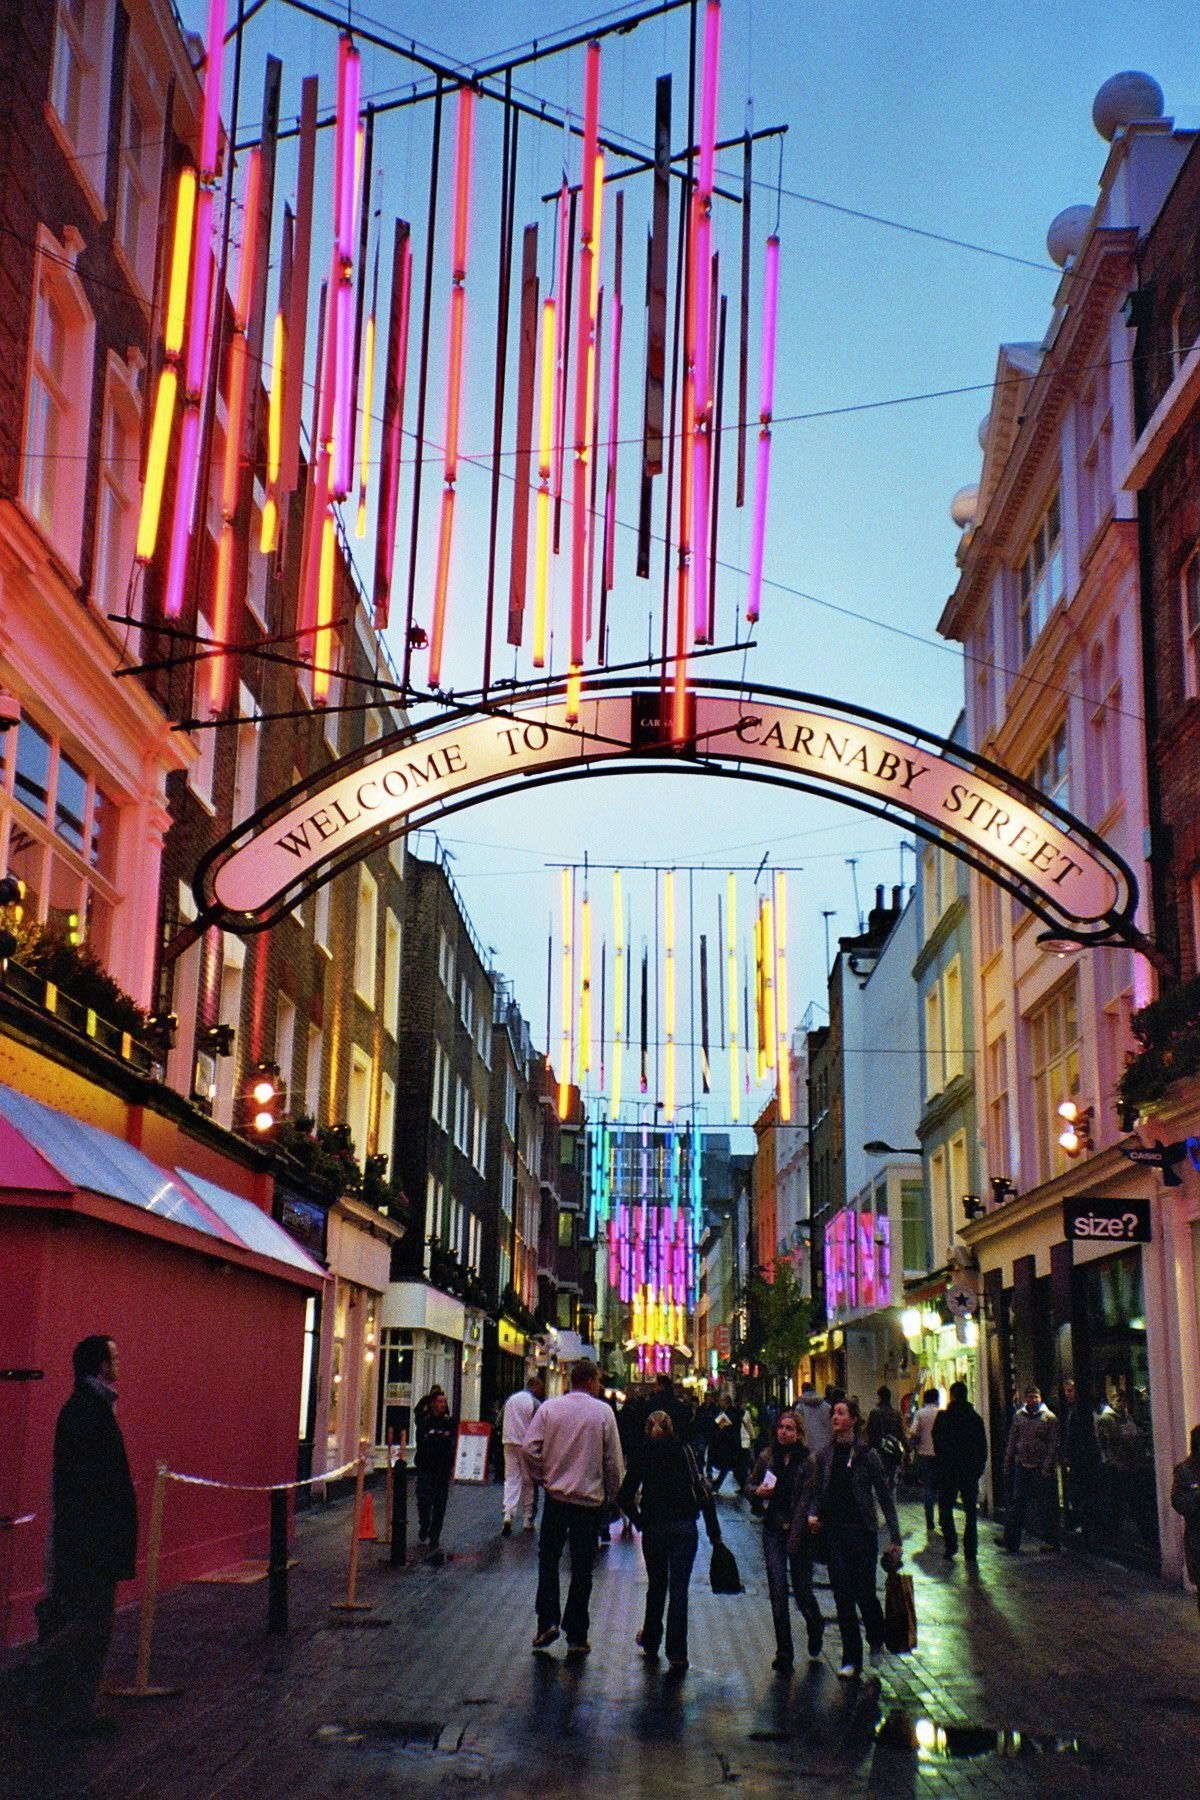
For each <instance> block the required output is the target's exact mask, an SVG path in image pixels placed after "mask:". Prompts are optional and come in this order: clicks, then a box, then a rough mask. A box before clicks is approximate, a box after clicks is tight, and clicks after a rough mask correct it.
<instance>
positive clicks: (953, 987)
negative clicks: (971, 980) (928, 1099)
mask: <svg viewBox="0 0 1200 1800" xmlns="http://www.w3.org/2000/svg"><path fill="white" fill-rule="evenodd" d="M942 1034H943V1048H944V1051H945V1057H946V1080H947V1082H951V1081H953V1080H954V1077H955V1076H956V1075H961V1074H962V1072H963V1066H964V1062H965V1045H964V1035H965V1033H964V1025H963V985H962V958H961V957H959V956H956V957H955V958H954V960H953V961H952V962H950V963H948V964H947V965H946V973H945V974H944V975H943V977H942Z"/></svg>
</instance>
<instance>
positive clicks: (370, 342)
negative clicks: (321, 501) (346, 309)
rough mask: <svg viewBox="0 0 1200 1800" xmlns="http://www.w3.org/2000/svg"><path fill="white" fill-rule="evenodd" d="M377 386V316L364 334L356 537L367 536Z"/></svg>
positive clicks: (373, 317)
mask: <svg viewBox="0 0 1200 1800" xmlns="http://www.w3.org/2000/svg"><path fill="white" fill-rule="evenodd" d="M374 385H375V315H374V313H372V314H371V315H370V317H369V318H368V320H367V324H366V329H365V331H364V332H363V372H362V423H361V425H360V427H359V433H360V436H359V465H358V520H357V523H356V526H355V532H354V535H355V536H356V537H366V535H367V481H368V479H369V477H370V473H371V401H372V397H373V389H374Z"/></svg>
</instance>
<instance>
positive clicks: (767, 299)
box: [746, 236, 779, 624]
mask: <svg viewBox="0 0 1200 1800" xmlns="http://www.w3.org/2000/svg"><path fill="white" fill-rule="evenodd" d="M778 315H779V239H778V238H777V237H775V236H771V237H769V238H768V239H767V262H766V270H765V273H764V276H763V348H762V374H761V377H760V382H759V419H760V427H759V433H758V454H757V458H756V467H755V474H754V517H753V521H752V524H751V536H750V580H749V586H748V589H747V594H746V618H747V619H748V620H749V621H750V623H751V624H753V623H754V621H755V619H757V618H758V616H759V613H760V611H761V608H762V579H763V551H764V546H765V543H766V535H767V487H768V484H769V482H770V478H771V416H772V411H773V408H774V404H775V334H776V326H777V323H778Z"/></svg>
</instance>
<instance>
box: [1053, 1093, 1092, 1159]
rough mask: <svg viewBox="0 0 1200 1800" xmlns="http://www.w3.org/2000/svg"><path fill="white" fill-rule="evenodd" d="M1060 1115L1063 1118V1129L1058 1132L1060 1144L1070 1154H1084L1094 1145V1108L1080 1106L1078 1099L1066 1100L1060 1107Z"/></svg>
mask: <svg viewBox="0 0 1200 1800" xmlns="http://www.w3.org/2000/svg"><path fill="white" fill-rule="evenodd" d="M1058 1116H1059V1118H1060V1119H1062V1120H1063V1129H1062V1130H1061V1131H1060V1132H1059V1134H1058V1141H1059V1145H1060V1146H1061V1148H1062V1149H1063V1150H1065V1151H1066V1153H1067V1155H1068V1156H1082V1155H1083V1153H1084V1152H1085V1151H1090V1149H1091V1147H1092V1109H1091V1107H1090V1106H1080V1104H1079V1102H1078V1101H1077V1100H1064V1101H1063V1102H1062V1103H1061V1105H1060V1106H1059V1108H1058Z"/></svg>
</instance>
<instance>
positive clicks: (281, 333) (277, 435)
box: [259, 308, 287, 556]
mask: <svg viewBox="0 0 1200 1800" xmlns="http://www.w3.org/2000/svg"><path fill="white" fill-rule="evenodd" d="M286 341H287V326H286V323H285V321H284V317H283V310H282V308H280V309H279V310H278V311H277V312H276V314H275V324H274V326H273V328H272V331H271V392H270V394H269V396H268V398H267V496H266V500H265V501H264V503H263V511H262V527H261V533H260V536H259V548H260V550H262V551H263V553H264V554H265V555H267V556H269V555H270V554H271V553H272V552H273V551H274V549H275V546H276V543H277V542H278V539H279V501H278V498H277V496H278V493H279V471H280V467H281V464H282V456H283V370H284V364H285V362H286Z"/></svg>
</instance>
